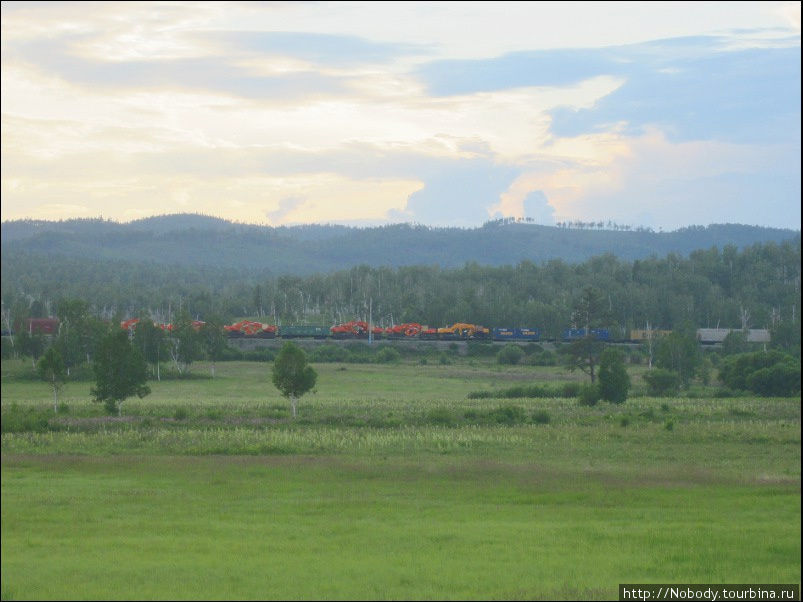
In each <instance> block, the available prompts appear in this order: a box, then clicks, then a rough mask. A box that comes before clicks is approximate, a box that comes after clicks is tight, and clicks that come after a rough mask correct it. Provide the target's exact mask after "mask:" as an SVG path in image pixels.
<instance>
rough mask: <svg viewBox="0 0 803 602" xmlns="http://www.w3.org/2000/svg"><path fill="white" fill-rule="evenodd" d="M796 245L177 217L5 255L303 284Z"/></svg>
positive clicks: (741, 233)
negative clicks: (318, 277)
mask: <svg viewBox="0 0 803 602" xmlns="http://www.w3.org/2000/svg"><path fill="white" fill-rule="evenodd" d="M799 237H800V231H799V230H783V229H777V228H763V227H758V226H745V225H739V224H718V225H711V226H706V227H702V226H691V227H688V228H682V229H680V230H675V231H673V232H652V231H646V230H639V231H622V230H604V229H570V228H559V227H554V226H541V225H536V224H531V223H521V222H513V223H511V222H490V223H488V224H486V225H484V226H482V227H479V228H474V229H461V228H430V227H426V226H418V225H410V224H395V225H388V226H377V227H367V228H356V227H348V226H333V225H309V226H293V227H277V228H274V227H269V226H257V225H247V224H238V223H233V222H229V221H226V220H222V219H218V218H213V217H208V216H203V215H195V214H178V215H168V216H161V217H150V218H147V219H142V220H138V221H134V222H130V223H125V224H122V223H118V222H113V221H105V220H101V219H79V220H66V221H58V222H48V221H35V220H20V221H9V222H4V223H3V224H2V251H3V254H8V253H11V254H14V253H16V252H24V253H26V254H34V255H45V256H61V257H71V258H91V259H93V260H98V259H100V260H103V259H108V260H126V261H129V262H148V263H152V262H157V263H162V264H170V265H177V266H181V265H185V266H196V267H198V266H209V267H218V268H230V269H237V270H240V269H245V270H249V269H251V270H258V271H259V272H270V273H273V274H298V275H305V274H312V273H321V272H331V271H334V270H340V269H346V268H350V267H352V266H355V265H363V264H365V265H371V266H392V267H398V266H403V265H439V266H441V267H444V268H449V267H458V266H462V265H464V264H465V263H466V262H477V263H479V264H482V265H492V266H498V265H505V264H516V263H518V262H520V261H522V260H529V261H533V262H536V263H541V262H545V261H548V260H550V259H562V260H563V261H566V262H569V263H575V262H582V261H585V260H586V259H589V258H590V257H593V256H596V255H602V254H605V253H612V254H613V255H615V256H617V257H619V258H621V259H624V260H631V261H632V260H634V259H642V258H645V257H648V256H650V255H656V256H659V257H661V256H665V255H667V254H669V253H676V254H680V255H684V256H685V255H688V254H689V253H690V252H692V251H694V250H697V249H708V248H711V247H713V246H716V247H718V248H720V249H721V248H723V247H724V246H726V245H734V246H736V247H738V248H744V247H745V246H749V245H752V244H755V243H767V242H782V241H784V240H790V239H798V238H799Z"/></svg>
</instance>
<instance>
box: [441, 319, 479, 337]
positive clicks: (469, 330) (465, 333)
mask: <svg viewBox="0 0 803 602" xmlns="http://www.w3.org/2000/svg"><path fill="white" fill-rule="evenodd" d="M437 333H438V338H439V339H486V338H488V337H489V336H490V335H491V331H490V330H489V329H487V328H485V326H478V325H477V324H466V323H464V322H458V323H457V324H452V325H451V326H447V327H446V328H438V330H437Z"/></svg>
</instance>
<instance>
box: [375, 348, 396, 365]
mask: <svg viewBox="0 0 803 602" xmlns="http://www.w3.org/2000/svg"><path fill="white" fill-rule="evenodd" d="M400 359H401V353H399V352H398V351H397V350H396V349H394V348H393V347H382V349H380V350H379V353H377V354H376V361H377V362H378V363H380V364H389V363H392V362H398V361H399V360H400Z"/></svg>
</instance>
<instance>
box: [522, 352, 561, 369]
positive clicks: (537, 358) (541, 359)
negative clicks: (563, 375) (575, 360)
mask: <svg viewBox="0 0 803 602" xmlns="http://www.w3.org/2000/svg"><path fill="white" fill-rule="evenodd" d="M524 363H525V364H527V365H528V366H557V365H558V356H557V355H555V354H554V353H552V352H551V351H540V352H535V353H533V354H531V355H528V356H527V357H526V358H525V359H524Z"/></svg>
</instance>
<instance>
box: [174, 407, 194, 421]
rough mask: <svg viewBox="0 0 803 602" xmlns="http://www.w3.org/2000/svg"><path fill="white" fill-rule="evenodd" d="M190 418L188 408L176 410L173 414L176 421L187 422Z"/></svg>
mask: <svg viewBox="0 0 803 602" xmlns="http://www.w3.org/2000/svg"><path fill="white" fill-rule="evenodd" d="M189 416H190V413H189V412H188V411H187V408H184V407H180V408H176V411H175V412H173V418H175V419H176V420H186V419H187V418H189Z"/></svg>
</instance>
